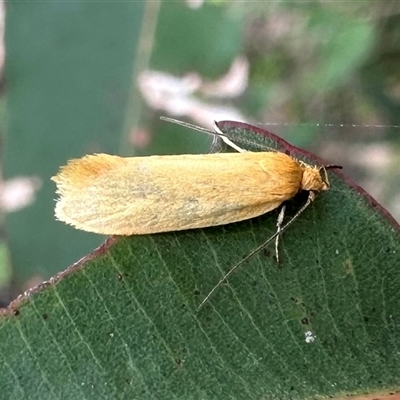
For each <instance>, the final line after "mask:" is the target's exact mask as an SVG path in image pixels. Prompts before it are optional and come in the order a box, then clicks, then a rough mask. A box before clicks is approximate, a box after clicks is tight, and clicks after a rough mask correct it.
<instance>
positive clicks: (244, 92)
mask: <svg viewBox="0 0 400 400" xmlns="http://www.w3.org/2000/svg"><path fill="white" fill-rule="evenodd" d="M3 14H4V15H3V18H4V20H5V35H4V43H3V46H4V48H5V52H6V56H5V66H4V69H3V85H2V98H1V102H0V120H1V131H2V134H3V138H4V140H3V141H2V143H3V146H2V162H3V185H2V188H3V190H2V199H1V201H2V209H3V217H4V218H3V229H2V231H1V232H2V236H1V243H0V294H1V296H0V299H1V302H2V304H3V305H6V304H7V303H8V302H9V300H11V299H12V298H13V297H15V295H16V294H18V293H20V292H21V291H22V290H24V289H26V288H28V287H31V286H33V285H35V284H37V283H39V282H41V281H42V280H44V279H48V278H49V277H50V276H52V275H54V274H55V273H57V272H58V271H60V270H63V269H65V268H66V267H67V266H69V265H70V264H72V263H73V262H75V261H77V260H78V259H79V258H80V257H82V256H83V255H85V254H87V253H88V252H90V251H91V250H92V249H93V248H94V247H95V246H97V245H98V244H100V243H101V242H102V241H103V240H104V237H101V236H98V235H93V234H90V233H86V232H79V231H76V230H74V229H73V228H71V227H68V226H65V225H64V224H62V223H60V222H57V221H55V220H54V217H53V207H54V198H55V194H54V190H55V187H54V184H53V183H52V182H51V181H50V177H51V176H52V175H54V174H55V173H56V172H57V170H58V167H59V166H60V165H63V164H65V162H66V161H67V160H68V159H70V158H74V157H80V156H82V155H84V154H86V153H93V152H109V153H116V154H122V155H148V154H179V153H194V152H199V153H201V152H207V150H208V147H209V144H210V138H208V137H206V136H203V135H201V134H199V133H195V132H191V131H188V130H187V129H183V128H181V127H177V126H174V125H171V124H168V123H166V122H163V121H160V120H159V116H160V115H167V116H171V117H175V118H179V119H183V120H186V121H189V122H192V123H196V124H198V125H201V126H205V127H212V123H213V120H241V121H245V122H249V123H255V124H265V126H266V127H267V128H268V129H269V130H271V131H273V132H275V133H277V134H279V135H281V136H283V137H284V138H285V139H286V140H288V141H290V142H291V143H293V144H294V145H297V146H300V147H303V148H306V149H309V150H310V151H312V152H315V153H316V154H319V155H320V156H321V157H323V158H325V159H326V160H327V161H328V162H334V163H337V164H342V165H343V166H344V168H345V171H346V173H347V174H348V175H349V176H350V177H352V178H353V179H354V180H355V181H357V182H358V183H359V184H360V185H361V186H363V187H364V188H365V189H366V190H367V191H369V192H370V193H371V194H372V195H373V196H374V197H375V198H376V199H377V200H378V201H380V202H381V203H382V204H383V205H384V206H386V207H387V208H388V209H389V211H390V212H391V213H392V214H393V215H394V216H395V217H396V218H397V219H399V218H400V190H399V187H400V185H399V182H400V171H399V168H398V165H399V162H400V160H399V151H398V149H399V145H400V140H399V133H400V130H399V129H400V128H399V126H400V102H399V99H400V4H399V3H398V2H392V1H379V2H377V1H373V0H371V1H363V2H334V1H332V2H319V1H309V2H298V1H281V2H279V1H278V2H237V1H223V0H219V1H208V2H207V1H206V2H202V1H199V0H197V1H195V0H192V1H189V0H188V1H186V2H185V1H183V0H182V1H174V2H167V1H165V2H162V1H147V2H145V1H143V2H115V3H113V2H104V3H103V2H94V3H93V2H87V1H83V0H82V1H74V2H68V1H67V2H59V1H56V0H54V1H47V2H44V3H43V2H42V3H37V2H35V3H26V2H23V3H22V2H21V3H20V2H8V3H7V4H6V6H5V7H4V9H3Z"/></svg>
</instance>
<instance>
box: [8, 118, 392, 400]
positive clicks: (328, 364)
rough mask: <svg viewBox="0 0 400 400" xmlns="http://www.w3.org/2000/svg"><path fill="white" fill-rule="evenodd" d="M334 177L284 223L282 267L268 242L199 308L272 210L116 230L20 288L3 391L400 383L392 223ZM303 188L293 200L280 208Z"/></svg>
mask: <svg viewBox="0 0 400 400" xmlns="http://www.w3.org/2000/svg"><path fill="white" fill-rule="evenodd" d="M220 128H221V129H222V131H223V132H225V133H226V134H227V135H228V136H229V137H231V138H232V140H235V141H237V142H239V144H240V145H242V146H243V147H246V148H252V147H253V148H254V146H256V147H257V148H260V146H261V147H265V146H267V147H270V148H271V147H272V148H275V149H278V150H280V151H285V152H289V153H290V154H291V155H292V156H295V157H297V158H299V159H302V160H304V161H306V162H311V163H315V164H317V165H320V164H321V161H320V160H318V159H316V158H313V157H312V156H311V155H309V154H306V153H304V152H302V151H301V150H298V149H295V148H293V147H291V146H290V145H288V144H287V143H286V142H284V141H282V140H281V139H279V138H276V137H275V136H273V135H272V134H270V133H269V132H265V131H261V130H260V129H258V128H254V127H251V126H249V125H246V124H239V123H233V122H228V121H225V122H222V123H220ZM240 138H241V139H240ZM243 141H247V142H246V143H244V142H243ZM244 144H245V145H246V146H245V145H244ZM329 176H330V179H331V190H329V191H328V192H326V193H323V194H321V195H320V196H318V197H317V199H316V201H315V202H314V203H313V204H312V205H311V206H310V207H309V208H308V209H307V210H306V211H305V212H304V213H303V214H302V215H301V217H300V218H299V219H298V220H297V221H296V222H295V223H294V224H293V226H291V227H290V228H289V229H288V230H287V231H286V232H285V233H284V235H283V238H282V241H281V247H280V251H281V253H280V256H281V259H282V263H281V266H280V267H278V266H277V265H276V262H275V259H274V249H273V246H270V247H268V248H267V249H265V250H264V251H263V252H260V253H259V254H257V255H256V256H254V257H253V258H252V259H251V260H250V261H249V262H247V263H246V264H245V265H243V266H242V268H240V269H239V270H238V271H237V272H236V273H235V274H234V275H232V277H231V278H230V279H229V282H228V283H227V284H224V285H223V286H222V287H221V288H220V289H219V290H218V291H217V292H216V294H215V296H213V297H212V299H211V300H210V302H209V303H208V304H206V306H205V307H204V308H203V309H202V310H201V311H200V312H197V311H196V308H197V306H198V304H199V303H200V302H201V300H202V299H203V298H204V296H205V295H206V294H207V293H208V291H209V290H211V288H212V287H213V286H214V285H215V283H216V282H217V281H218V280H219V278H220V277H221V275H222V274H223V273H224V272H226V271H228V270H229V269H230V268H231V267H232V266H233V265H234V264H235V263H237V262H238V261H239V260H240V259H241V258H242V257H243V256H245V255H246V254H248V253H249V252H250V251H251V250H252V249H254V248H255V247H256V246H258V245H259V244H260V243H262V242H263V241H264V240H265V239H266V238H268V237H269V236H270V235H272V234H273V233H274V232H275V230H276V227H275V225H276V219H277V215H278V212H279V211H278V210H276V211H274V212H271V213H268V214H266V215H264V216H262V217H260V218H256V219H254V220H250V221H244V222H241V223H236V224H230V225H225V226H221V227H210V228H207V229H202V230H192V231H184V232H171V233H166V234H157V235H150V236H135V237H127V238H110V239H108V240H107V241H106V242H105V243H104V244H103V245H102V246H101V247H100V248H98V249H97V250H96V251H94V252H93V253H92V254H91V255H89V256H87V257H86V258H85V259H83V260H81V261H80V262H78V263H77V264H75V265H74V266H72V267H70V268H69V269H67V270H66V271H64V272H63V273H61V274H59V275H58V276H56V277H55V278H54V279H53V280H51V281H50V282H47V283H45V284H43V285H41V286H40V287H38V288H36V289H33V290H32V291H31V292H29V293H25V294H24V295H23V296H21V297H20V298H19V299H17V300H16V301H14V302H13V303H12V304H11V305H10V308H9V309H7V310H4V311H3V315H2V317H1V319H0V374H1V376H2V379H1V380H0V393H7V394H9V397H7V398H10V399H22V398H29V399H41V400H43V399H56V398H62V399H77V398H87V399H92V398H93V399H94V398H107V399H114V398H115V399H134V398H138V399H139V398H140V399H154V398H157V399H164V398H165V399H225V398H232V399H260V398H269V399H273V398H275V399H293V398H298V399H300V398H313V397H322V396H325V397H326V396H333V397H338V396H340V395H345V394H356V393H372V392H373V393H375V392H377V393H383V392H388V391H392V390H396V389H399V386H400V362H399V348H400V304H399V303H400V301H399V295H398V294H399V293H400V269H399V266H400V244H399V237H400V235H399V229H398V228H399V227H398V226H397V224H396V223H395V222H394V221H393V220H392V219H391V217H390V216H389V215H388V214H386V213H385V212H384V211H383V210H382V209H381V208H380V206H379V205H377V204H376V203H375V202H374V201H373V200H372V199H371V198H370V197H369V196H368V195H367V194H365V193H364V192H363V191H362V190H361V189H360V188H357V187H356V186H355V185H354V184H352V183H351V182H348V181H346V180H345V179H344V178H343V177H342V176H341V175H340V174H339V173H336V172H329ZM303 202H304V196H299V197H298V198H295V199H294V200H293V201H291V202H289V203H288V211H287V216H286V218H287V219H288V218H290V215H293V214H294V213H295V212H296V210H297V209H298V208H299V207H300V206H301V204H302V203H303Z"/></svg>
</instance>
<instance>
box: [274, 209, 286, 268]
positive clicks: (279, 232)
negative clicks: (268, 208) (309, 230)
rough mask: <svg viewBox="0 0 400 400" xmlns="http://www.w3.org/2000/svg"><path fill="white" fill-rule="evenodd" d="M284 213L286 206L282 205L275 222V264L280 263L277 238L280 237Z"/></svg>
mask: <svg viewBox="0 0 400 400" xmlns="http://www.w3.org/2000/svg"><path fill="white" fill-rule="evenodd" d="M285 211H286V204H284V205H283V206H282V208H281V211H280V212H279V215H278V220H277V221H276V227H277V230H276V239H275V256H276V262H277V263H278V265H279V263H280V261H279V238H280V237H281V231H282V224H283V219H284V218H285Z"/></svg>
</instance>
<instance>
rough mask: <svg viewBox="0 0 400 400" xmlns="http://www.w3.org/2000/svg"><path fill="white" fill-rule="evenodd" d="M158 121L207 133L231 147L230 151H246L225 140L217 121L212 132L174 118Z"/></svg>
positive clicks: (164, 118)
mask: <svg viewBox="0 0 400 400" xmlns="http://www.w3.org/2000/svg"><path fill="white" fill-rule="evenodd" d="M160 119H162V120H163V121H167V122H171V123H173V124H176V125H180V126H184V127H185V128H189V129H193V130H195V131H198V132H201V133H207V134H208V135H213V136H218V137H219V138H221V139H222V140H223V141H224V142H225V143H226V144H227V145H228V146H229V147H232V149H234V150H236V151H237V152H239V153H244V152H245V151H246V150H244V149H242V148H241V147H239V146H238V145H236V144H235V143H233V142H232V141H231V140H230V139H228V138H227V136H226V135H225V134H224V133H223V132H222V131H221V129H220V128H219V126H218V122H217V121H214V130H213V131H212V130H211V129H207V128H202V127H200V126H197V125H193V124H190V123H189V122H184V121H179V120H178V119H174V118H169V117H163V116H161V117H160Z"/></svg>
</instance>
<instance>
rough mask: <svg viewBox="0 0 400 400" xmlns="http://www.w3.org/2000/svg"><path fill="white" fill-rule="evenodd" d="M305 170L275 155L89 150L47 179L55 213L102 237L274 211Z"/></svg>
mask: <svg viewBox="0 0 400 400" xmlns="http://www.w3.org/2000/svg"><path fill="white" fill-rule="evenodd" d="M304 171H305V170H304V168H303V167H301V166H300V164H299V163H298V162H297V161H296V160H294V159H292V158H291V157H289V156H287V155H286V154H284V153H275V152H257V153H252V152H245V153H217V154H205V155H181V156H150V157H128V158H122V157H118V156H111V155H107V154H97V155H89V156H85V157H83V158H81V159H78V160H71V161H70V162H69V163H68V164H67V165H66V166H65V167H62V168H61V170H60V172H59V174H58V175H57V176H55V177H53V180H54V181H55V182H56V183H57V188H58V189H57V193H58V194H59V199H58V201H57V204H56V209H55V213H56V217H57V218H58V219H59V220H61V221H64V222H66V223H68V224H70V225H73V226H75V227H76V228H78V229H82V230H86V231H91V232H95V233H100V234H107V235H111V234H114V235H134V234H149V233H157V232H167V231H176V230H184V229H194V228H203V227H207V226H216V225H222V224H227V223H232V222H237V221H242V220H245V219H249V218H253V217H256V216H259V215H261V214H264V213H266V212H268V211H271V210H273V209H275V208H277V207H278V206H279V205H280V204H282V202H284V201H285V200H288V199H290V198H292V197H293V196H294V195H295V194H296V193H297V192H298V191H299V190H300V189H301V188H302V184H303V179H304Z"/></svg>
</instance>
